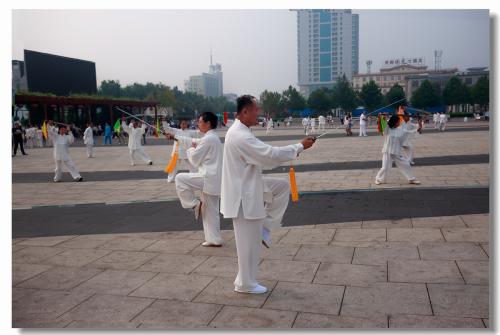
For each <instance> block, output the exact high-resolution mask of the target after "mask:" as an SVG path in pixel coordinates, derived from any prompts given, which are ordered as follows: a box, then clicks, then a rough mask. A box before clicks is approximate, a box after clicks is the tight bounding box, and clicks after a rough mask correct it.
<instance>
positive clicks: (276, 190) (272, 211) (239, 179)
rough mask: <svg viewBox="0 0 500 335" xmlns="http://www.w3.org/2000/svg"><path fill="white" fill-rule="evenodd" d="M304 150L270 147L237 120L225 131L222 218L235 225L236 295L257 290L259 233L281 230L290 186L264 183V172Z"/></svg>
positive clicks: (281, 182)
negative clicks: (230, 219)
mask: <svg viewBox="0 0 500 335" xmlns="http://www.w3.org/2000/svg"><path fill="white" fill-rule="evenodd" d="M303 149H304V147H303V146H302V144H300V143H299V144H292V145H287V146H284V147H272V146H270V145H268V144H266V143H264V142H262V141H260V140H259V139H257V138H256V137H255V136H254V135H253V134H252V132H251V131H250V128H248V127H247V126H245V125H244V124H243V123H241V122H240V120H238V119H236V120H235V121H234V123H233V125H232V126H231V128H229V130H228V131H227V134H226V138H225V143H224V160H223V163H222V186H221V213H222V214H223V215H224V217H225V218H232V219H233V225H234V236H235V241H236V250H237V253H238V275H237V276H236V279H235V281H234V285H235V289H236V290H239V291H250V290H252V289H254V288H256V287H257V285H258V283H257V280H256V278H257V265H258V263H259V258H260V253H261V248H262V245H261V242H262V234H263V228H265V229H267V230H270V229H271V228H272V227H277V226H280V225H281V220H282V218H283V215H284V213H285V210H286V207H287V206H288V201H289V197H290V196H289V194H290V185H289V183H288V181H287V180H283V179H278V178H267V177H263V176H262V168H263V167H273V166H277V165H279V164H281V163H284V162H288V161H291V160H293V159H294V158H296V157H297V154H298V153H300V152H301V151H302V150H303Z"/></svg>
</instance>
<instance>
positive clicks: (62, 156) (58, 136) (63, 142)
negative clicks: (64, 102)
mask: <svg viewBox="0 0 500 335" xmlns="http://www.w3.org/2000/svg"><path fill="white" fill-rule="evenodd" d="M47 134H48V136H49V138H50V139H51V141H52V143H53V144H54V162H55V164H56V169H55V176H54V182H56V183H57V182H59V181H60V180H61V174H62V168H63V165H65V166H66V168H67V169H68V171H69V173H70V174H71V177H73V180H75V181H82V180H83V178H82V176H80V173H79V172H78V169H77V168H76V167H75V164H73V160H72V159H71V156H70V155H69V146H70V144H73V142H74V141H75V138H74V137H73V133H72V132H71V131H70V130H69V129H67V128H66V125H60V126H59V129H57V128H56V127H54V126H53V123H52V121H51V120H50V121H49V122H48V123H47Z"/></svg>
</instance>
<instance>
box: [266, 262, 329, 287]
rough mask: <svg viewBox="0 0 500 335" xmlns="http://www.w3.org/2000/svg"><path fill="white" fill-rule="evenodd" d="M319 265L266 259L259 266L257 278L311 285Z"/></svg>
mask: <svg viewBox="0 0 500 335" xmlns="http://www.w3.org/2000/svg"><path fill="white" fill-rule="evenodd" d="M318 266H319V263H317V262H301V261H284V260H273V259H264V260H263V261H262V262H261V263H260V265H259V273H258V275H257V278H259V279H268V280H280V281H281V280H284V281H291V282H299V283H311V282H312V280H313V278H314V274H315V273H316V270H317V269H318Z"/></svg>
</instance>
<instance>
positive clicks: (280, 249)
mask: <svg viewBox="0 0 500 335" xmlns="http://www.w3.org/2000/svg"><path fill="white" fill-rule="evenodd" d="M299 248H300V245H296V244H272V245H271V248H269V249H268V248H262V253H261V256H260V257H261V258H262V259H282V260H288V261H291V260H292V259H293V258H294V256H295V255H296V254H297V251H298V250H299Z"/></svg>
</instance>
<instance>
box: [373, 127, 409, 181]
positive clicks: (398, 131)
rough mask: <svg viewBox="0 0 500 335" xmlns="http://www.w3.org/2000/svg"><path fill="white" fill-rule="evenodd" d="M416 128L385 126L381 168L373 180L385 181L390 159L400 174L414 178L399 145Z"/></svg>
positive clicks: (407, 177)
mask: <svg viewBox="0 0 500 335" xmlns="http://www.w3.org/2000/svg"><path fill="white" fill-rule="evenodd" d="M416 131H417V130H416V129H415V130H411V131H410V130H405V129H404V128H403V127H402V126H399V127H397V128H393V129H391V128H389V126H387V127H386V128H385V130H384V146H383V147H382V154H383V155H382V168H381V169H380V170H379V172H378V173H377V176H376V177H375V181H378V182H381V183H385V180H386V177H387V171H388V170H389V169H390V168H391V166H392V161H394V162H395V163H396V166H397V167H398V169H399V171H400V172H401V174H402V175H403V176H404V177H405V178H406V179H408V181H411V180H415V177H414V176H413V174H412V172H411V167H410V163H409V162H408V160H407V159H406V158H404V157H403V155H402V153H401V147H402V144H403V143H404V141H405V140H406V137H407V136H408V135H409V134H410V133H412V132H416Z"/></svg>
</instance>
